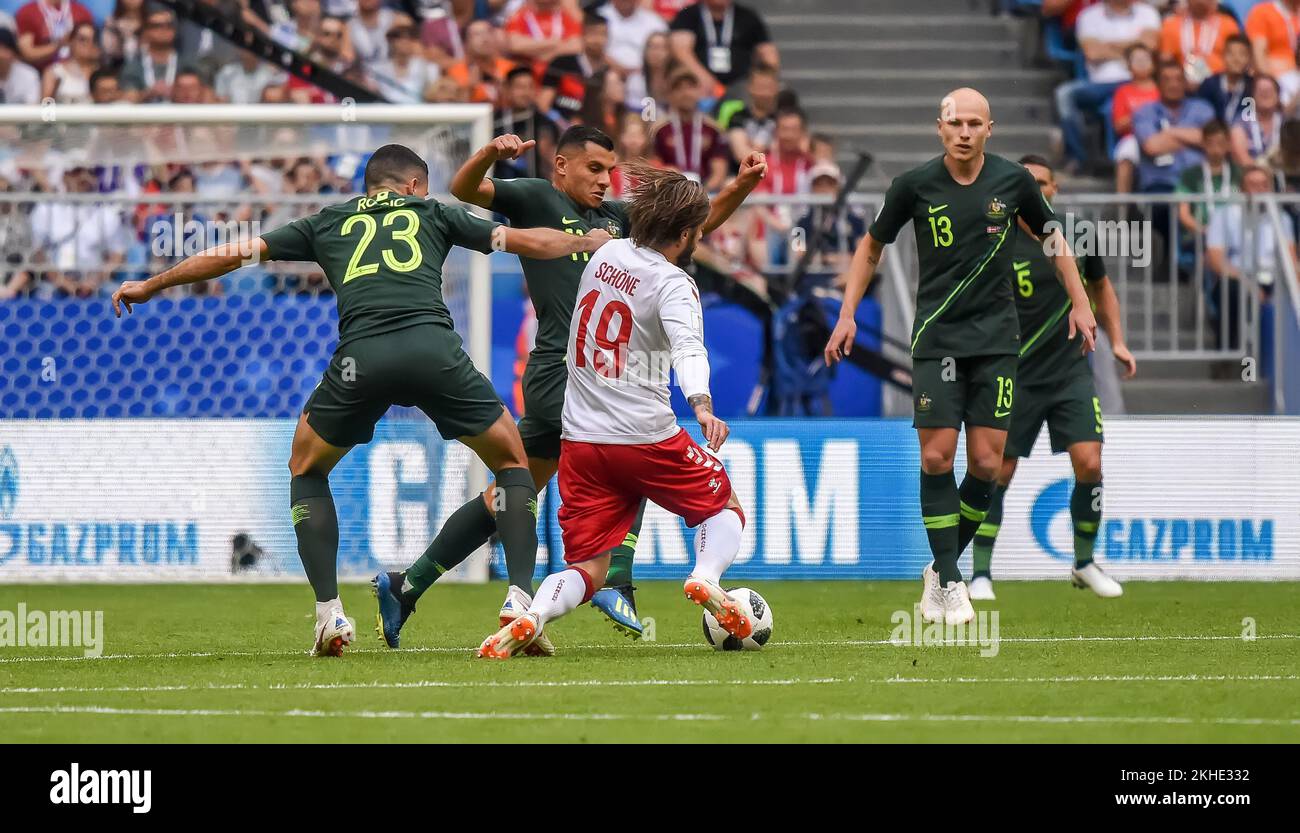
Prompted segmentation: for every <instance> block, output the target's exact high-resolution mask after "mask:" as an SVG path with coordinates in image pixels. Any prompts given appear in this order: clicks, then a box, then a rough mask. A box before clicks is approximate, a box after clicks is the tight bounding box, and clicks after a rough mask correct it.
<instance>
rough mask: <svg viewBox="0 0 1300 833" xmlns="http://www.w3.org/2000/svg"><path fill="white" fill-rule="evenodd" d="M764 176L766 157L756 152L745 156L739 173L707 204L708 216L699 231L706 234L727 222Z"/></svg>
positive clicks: (765, 173) (765, 172)
mask: <svg viewBox="0 0 1300 833" xmlns="http://www.w3.org/2000/svg"><path fill="white" fill-rule="evenodd" d="M765 176H767V157H765V156H764V155H763V154H761V153H758V152H754V153H751V154H749V155H748V156H746V157H745V161H743V162H741V163H740V173H738V174H736V178H735V179H733V180H731V181H730V182H728V183H727V184H726V185H724V186H723V187H722V190H721V191H719V192H718V195H717V196H716V197H714V198H713V202H712V203H710V204H709V216H708V217H706V218H705V219H704V225H702V226H700V231H701V232H702V233H703V234H708V233H709V232H711V231H713V230H714V229H715V228H717V227H718V226H720V225H722V224H723V223H725V222H727V218H728V217H730V216H731V215H732V214H735V213H736V209H737V208H740V204H741V203H742V202H744V201H745V197H748V196H749V195H750V193H751V192H752V191H753V190H754V189H755V188H757V187H758V183H760V182H762V181H763V177H765Z"/></svg>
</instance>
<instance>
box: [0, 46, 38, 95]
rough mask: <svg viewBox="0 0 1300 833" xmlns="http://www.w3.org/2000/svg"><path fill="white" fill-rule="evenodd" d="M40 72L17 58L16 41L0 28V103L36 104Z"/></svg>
mask: <svg viewBox="0 0 1300 833" xmlns="http://www.w3.org/2000/svg"><path fill="white" fill-rule="evenodd" d="M40 100H41V74H40V73H39V72H37V71H36V70H34V69H32V68H31V67H29V66H28V65H27V64H24V63H23V62H22V61H20V60H18V41H17V39H16V38H14V33H13V32H10V31H9V30H8V29H0V104H38V103H40Z"/></svg>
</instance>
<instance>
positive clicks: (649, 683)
mask: <svg viewBox="0 0 1300 833" xmlns="http://www.w3.org/2000/svg"><path fill="white" fill-rule="evenodd" d="M848 682H853V678H852V677H846V678H839V677H824V678H814V679H784V680H661V679H651V680H409V681H402V682H391V683H389V682H373V683H272V684H269V685H262V684H258V683H213V684H212V685H154V686H86V687H80V686H55V687H50V688H28V687H13V688H0V694H98V693H114V694H126V693H130V694H135V693H153V692H170V691H335V690H342V689H404V688H583V687H587V686H619V687H624V688H639V687H642V686H645V687H657V686H742V685H762V686H796V685H832V684H835V683H848Z"/></svg>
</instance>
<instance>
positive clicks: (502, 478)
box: [494, 468, 537, 596]
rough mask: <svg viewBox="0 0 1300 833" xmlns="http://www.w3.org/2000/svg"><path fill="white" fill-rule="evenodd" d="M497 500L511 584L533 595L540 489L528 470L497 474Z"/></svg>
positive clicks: (500, 531) (513, 470)
mask: <svg viewBox="0 0 1300 833" xmlns="http://www.w3.org/2000/svg"><path fill="white" fill-rule="evenodd" d="M494 500H495V502H496V512H497V534H498V535H500V537H501V548H502V549H503V550H505V553H506V572H507V573H508V574H509V576H510V583H511V584H513V585H514V586H515V587H518V588H520V589H522V590H525V591H527V592H528V594H529V595H530V596H531V595H532V593H533V572H534V571H535V570H536V569H537V487H536V486H534V485H533V476H532V474H530V473H529V471H528V469H525V468H510V469H502V470H501V471H499V472H497V483H496V497H495V499H494Z"/></svg>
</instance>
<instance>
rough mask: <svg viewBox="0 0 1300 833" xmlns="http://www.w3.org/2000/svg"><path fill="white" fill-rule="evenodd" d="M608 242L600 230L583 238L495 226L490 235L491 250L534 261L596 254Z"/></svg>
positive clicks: (531, 229) (553, 230)
mask: <svg viewBox="0 0 1300 833" xmlns="http://www.w3.org/2000/svg"><path fill="white" fill-rule="evenodd" d="M609 240H610V237H609V233H608V232H605V231H602V230H601V229H592V230H591V231H589V232H587V233H586V234H566V233H565V232H562V231H560V230H558V229H552V228H510V227H509V226H497V227H496V229H494V230H493V232H492V248H494V249H498V250H501V251H507V252H510V253H511V254H516V255H523V256H524V257H531V258H533V259H534V260H552V259H553V258H557V257H569V256H571V255H574V254H583V253H586V254H595V252H596V250H597V249H599V248H600V247H601V246H603V245H605V244H606V243H608V242H609Z"/></svg>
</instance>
